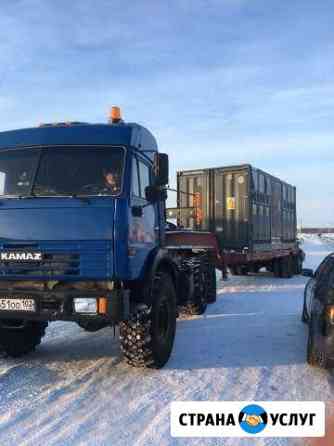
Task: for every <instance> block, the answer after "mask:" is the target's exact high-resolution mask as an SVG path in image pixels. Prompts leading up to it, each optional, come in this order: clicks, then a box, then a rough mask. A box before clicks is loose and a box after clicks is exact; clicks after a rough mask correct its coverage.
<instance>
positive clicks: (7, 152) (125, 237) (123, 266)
mask: <svg viewBox="0 0 334 446" xmlns="http://www.w3.org/2000/svg"><path fill="white" fill-rule="evenodd" d="M167 184H168V156H167V155H166V154H161V153H159V152H158V148H157V143H156V140H155V138H154V136H153V135H152V134H151V133H150V131H148V130H147V129H146V128H145V127H143V126H141V125H138V124H134V123H125V122H123V120H122V119H121V116H120V110H119V109H118V108H113V110H112V115H111V118H110V120H109V123H107V124H87V123H80V122H63V123H57V124H43V125H40V126H39V127H36V128H29V129H20V130H14V131H6V132H1V133H0V345H1V347H2V349H3V350H4V351H5V352H6V353H7V354H8V355H10V356H13V357H17V356H20V355H22V354H26V353H29V352H30V351H32V350H34V349H35V347H36V346H37V345H38V344H39V343H40V342H41V339H42V337H43V335H44V333H45V329H46V327H47V325H48V323H49V322H50V321H55V320H63V321H75V322H77V323H78V324H79V325H80V326H81V327H82V328H83V329H85V330H88V331H96V330H98V329H100V328H104V327H106V326H116V325H118V326H119V334H120V342H121V348H122V351H123V353H124V357H125V359H126V360H127V362H128V363H129V364H131V365H133V366H144V367H154V368H159V367H162V366H163V365H164V364H165V363H166V362H167V360H168V359H169V356H170V354H171V351H172V347H173V342H174V335H175V327H176V318H177V315H178V313H179V311H185V312H187V313H191V314H200V313H203V312H204V311H205V308H206V305H207V304H208V303H210V302H214V301H215V298H216V288H215V286H216V278H215V265H217V264H219V260H220V257H219V252H218V249H217V242H216V239H215V236H214V235H213V234H210V233H205V232H202V233H196V232H191V231H176V230H174V231H168V230H167V229H168V228H167V226H168V225H167V224H166V219H165V200H166V196H167V192H166V185H167ZM218 266H219V265H218Z"/></svg>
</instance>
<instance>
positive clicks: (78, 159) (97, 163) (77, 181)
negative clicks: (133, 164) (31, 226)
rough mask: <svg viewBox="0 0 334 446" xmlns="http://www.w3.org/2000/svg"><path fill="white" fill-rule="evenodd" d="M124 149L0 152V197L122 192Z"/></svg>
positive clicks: (84, 148) (73, 148) (64, 148)
mask: <svg viewBox="0 0 334 446" xmlns="http://www.w3.org/2000/svg"><path fill="white" fill-rule="evenodd" d="M123 168H124V149H123V148H121V147H50V148H42V149H18V150H8V151H6V152H2V153H1V152H0V196H10V197H11V196H13V197H25V196H62V195H63V196H73V195H74V196H75V195H84V196H89V195H113V196H115V195H119V194H120V192H121V188H122V177H123Z"/></svg>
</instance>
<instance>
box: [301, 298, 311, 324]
mask: <svg viewBox="0 0 334 446" xmlns="http://www.w3.org/2000/svg"><path fill="white" fill-rule="evenodd" d="M309 320H310V316H309V314H308V312H307V308H306V305H305V300H304V304H303V312H302V322H303V323H304V324H308V323H309Z"/></svg>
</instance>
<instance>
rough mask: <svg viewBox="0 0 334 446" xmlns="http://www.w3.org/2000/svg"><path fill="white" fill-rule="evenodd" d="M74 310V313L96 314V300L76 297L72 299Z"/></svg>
mask: <svg viewBox="0 0 334 446" xmlns="http://www.w3.org/2000/svg"><path fill="white" fill-rule="evenodd" d="M74 310H75V312H76V313H90V314H96V313H97V303H96V299H95V298H91V297H76V298H75V299H74Z"/></svg>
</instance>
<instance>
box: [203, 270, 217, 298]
mask: <svg viewBox="0 0 334 446" xmlns="http://www.w3.org/2000/svg"><path fill="white" fill-rule="evenodd" d="M207 287H208V293H207V299H206V300H207V302H208V304H213V303H215V302H216V300H217V277H216V268H215V266H214V265H211V264H209V265H208V269H207Z"/></svg>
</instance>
